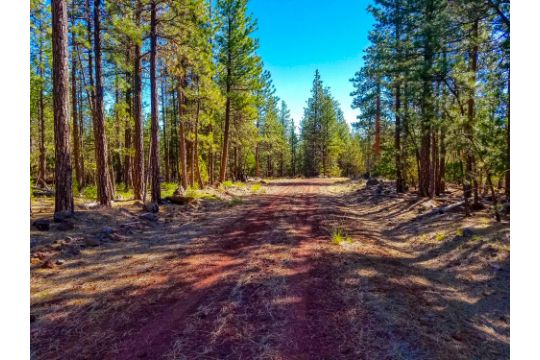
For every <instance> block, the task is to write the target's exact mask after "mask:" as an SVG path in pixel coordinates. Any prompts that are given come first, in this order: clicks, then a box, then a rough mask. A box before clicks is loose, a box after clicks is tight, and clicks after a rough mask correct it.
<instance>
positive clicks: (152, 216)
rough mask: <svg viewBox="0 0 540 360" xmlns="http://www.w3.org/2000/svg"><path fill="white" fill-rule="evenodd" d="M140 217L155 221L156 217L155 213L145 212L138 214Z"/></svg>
mask: <svg viewBox="0 0 540 360" xmlns="http://www.w3.org/2000/svg"><path fill="white" fill-rule="evenodd" d="M140 218H141V219H144V220H147V221H157V220H158V217H157V215H156V214H153V213H150V212H147V213H144V214H142V215H141V216H140Z"/></svg>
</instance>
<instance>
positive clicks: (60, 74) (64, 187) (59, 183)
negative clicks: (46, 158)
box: [51, 0, 74, 214]
mask: <svg viewBox="0 0 540 360" xmlns="http://www.w3.org/2000/svg"><path fill="white" fill-rule="evenodd" d="M51 10H52V45H53V101H54V140H55V141H54V150H55V184H56V190H55V202H54V212H55V214H72V213H73V210H74V207H73V189H72V178H71V173H72V165H71V149H70V145H69V138H70V134H69V131H70V130H69V100H68V99H69V70H68V18H67V4H66V0H52V1H51Z"/></svg>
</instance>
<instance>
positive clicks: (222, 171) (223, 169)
mask: <svg viewBox="0 0 540 360" xmlns="http://www.w3.org/2000/svg"><path fill="white" fill-rule="evenodd" d="M227 29H228V31H229V34H228V38H229V39H230V38H231V19H229V26H228V27H227ZM231 66H232V54H231V49H228V52H227V78H226V90H225V96H226V98H227V99H226V101H225V129H224V131H223V149H222V152H221V164H220V167H219V182H220V183H222V182H223V181H225V177H226V175H227V163H228V162H229V131H230V127H231V81H232V78H231V76H232V74H231V71H232V69H231Z"/></svg>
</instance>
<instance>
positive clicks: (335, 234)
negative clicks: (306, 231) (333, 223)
mask: <svg viewBox="0 0 540 360" xmlns="http://www.w3.org/2000/svg"><path fill="white" fill-rule="evenodd" d="M330 236H331V240H332V243H333V244H335V245H341V244H343V243H348V244H352V242H353V239H352V237H350V236H349V235H348V234H347V233H346V232H345V230H344V229H342V228H341V227H336V228H333V229H332V232H331V234H330Z"/></svg>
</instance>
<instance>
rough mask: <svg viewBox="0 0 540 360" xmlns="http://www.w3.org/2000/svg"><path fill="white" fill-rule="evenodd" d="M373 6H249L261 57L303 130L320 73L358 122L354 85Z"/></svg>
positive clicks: (282, 1) (351, 1)
mask: <svg viewBox="0 0 540 360" xmlns="http://www.w3.org/2000/svg"><path fill="white" fill-rule="evenodd" d="M370 3H371V1H370V0H326V1H324V0H250V1H249V11H250V12H251V13H252V14H253V16H254V17H255V18H256V19H257V25H258V26H257V27H258V29H257V31H256V32H255V34H254V36H255V37H257V38H259V45H260V47H259V50H258V54H259V55H260V56H261V57H262V59H263V61H264V65H265V69H267V70H269V71H270V72H271V73H272V79H273V82H274V85H275V87H276V90H277V95H278V96H279V97H280V98H281V99H282V100H285V102H286V103H287V105H288V106H289V108H290V109H291V115H292V117H293V118H294V120H295V122H296V124H297V125H298V124H299V122H300V120H301V118H302V115H303V113H304V110H303V109H304V107H305V105H306V101H307V99H308V98H309V96H310V89H311V84H312V81H313V74H314V73H315V69H319V71H320V72H321V78H322V80H323V82H324V84H325V85H327V86H330V88H331V91H332V94H333V95H334V97H335V98H336V99H337V100H338V101H339V102H340V104H341V109H342V110H343V112H344V114H345V119H346V120H347V122H348V123H349V124H350V123H351V122H353V121H355V119H356V114H357V110H353V109H351V100H352V98H351V97H350V96H349V94H350V92H351V91H352V84H351V82H350V81H349V79H350V78H352V77H353V75H354V73H355V72H356V71H357V70H358V69H360V67H361V66H362V51H363V49H364V48H365V47H367V45H368V39H367V36H368V31H369V30H370V29H371V25H372V23H373V18H372V16H371V14H369V13H368V12H367V10H366V8H367V6H368V4H370Z"/></svg>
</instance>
